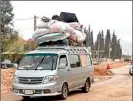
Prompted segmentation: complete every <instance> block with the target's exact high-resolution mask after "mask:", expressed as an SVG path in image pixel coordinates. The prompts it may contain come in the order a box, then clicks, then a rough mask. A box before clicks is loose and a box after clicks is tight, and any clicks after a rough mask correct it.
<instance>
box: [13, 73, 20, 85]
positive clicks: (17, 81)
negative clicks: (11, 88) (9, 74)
mask: <svg viewBox="0 0 133 101" xmlns="http://www.w3.org/2000/svg"><path fill="white" fill-rule="evenodd" d="M13 82H14V83H19V80H18V77H17V76H16V75H14V78H13Z"/></svg>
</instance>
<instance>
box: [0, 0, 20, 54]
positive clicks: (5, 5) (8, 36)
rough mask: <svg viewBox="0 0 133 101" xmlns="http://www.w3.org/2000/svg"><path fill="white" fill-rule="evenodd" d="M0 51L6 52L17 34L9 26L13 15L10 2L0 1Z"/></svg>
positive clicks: (7, 0)
mask: <svg viewBox="0 0 133 101" xmlns="http://www.w3.org/2000/svg"><path fill="white" fill-rule="evenodd" d="M0 6H1V33H2V34H1V44H2V45H1V46H2V49H1V51H2V52H3V51H6V49H7V46H8V45H9V44H11V43H13V42H14V41H15V40H16V39H17V35H18V33H17V32H16V31H14V30H13V29H12V28H11V26H12V25H13V23H12V20H13V18H14V14H13V13H12V11H13V7H12V4H11V1H10V0H2V1H1V4H0Z"/></svg>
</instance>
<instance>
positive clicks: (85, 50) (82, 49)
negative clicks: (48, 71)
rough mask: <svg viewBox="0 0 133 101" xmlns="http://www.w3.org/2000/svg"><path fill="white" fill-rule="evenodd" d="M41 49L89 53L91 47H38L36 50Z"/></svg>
mask: <svg viewBox="0 0 133 101" xmlns="http://www.w3.org/2000/svg"><path fill="white" fill-rule="evenodd" d="M42 49H64V50H67V51H68V52H69V53H90V52H91V47H82V46H81V47H77V46H76V47H75V46H39V47H38V48H37V49H36V50H42Z"/></svg>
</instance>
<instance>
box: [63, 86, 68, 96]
mask: <svg viewBox="0 0 133 101" xmlns="http://www.w3.org/2000/svg"><path fill="white" fill-rule="evenodd" d="M67 94H68V90H67V87H66V85H65V86H64V87H63V96H64V98H66V97H67Z"/></svg>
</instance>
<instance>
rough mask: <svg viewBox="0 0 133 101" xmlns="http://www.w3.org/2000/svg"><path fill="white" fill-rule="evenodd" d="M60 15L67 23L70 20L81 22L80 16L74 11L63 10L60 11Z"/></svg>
mask: <svg viewBox="0 0 133 101" xmlns="http://www.w3.org/2000/svg"><path fill="white" fill-rule="evenodd" d="M60 17H61V18H62V20H63V21H64V22H66V23H70V22H79V21H78V18H77V16H76V14H74V13H69V12H61V13H60Z"/></svg>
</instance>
